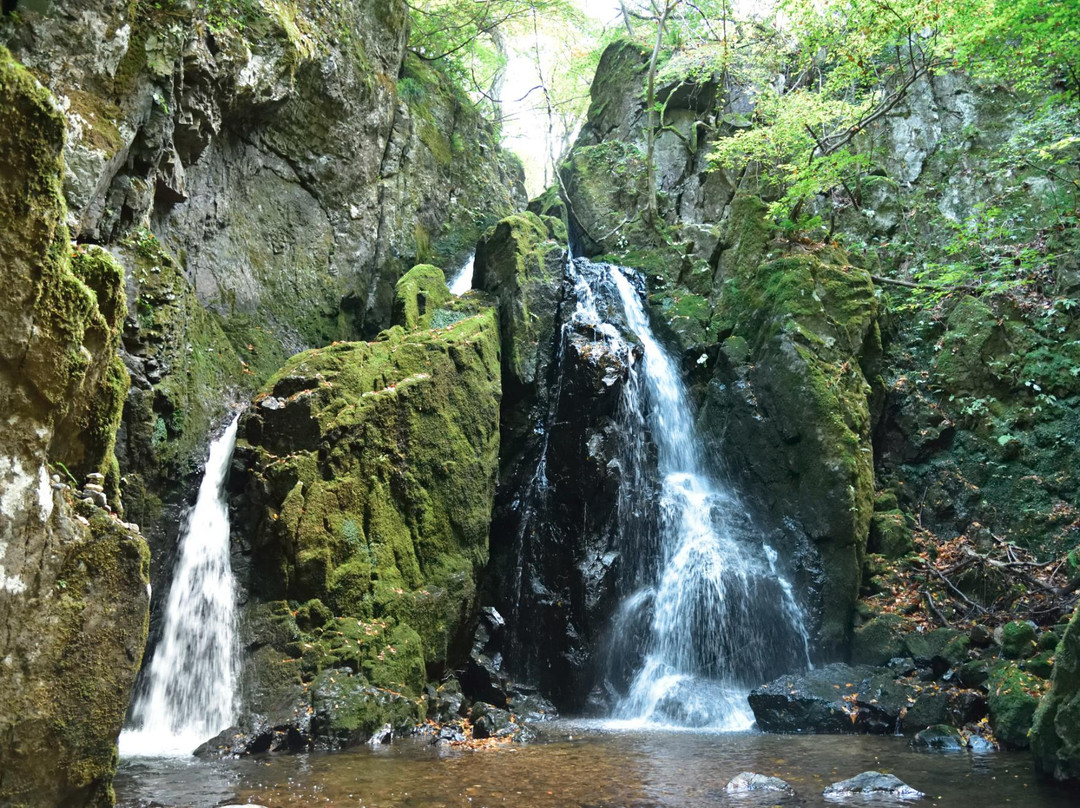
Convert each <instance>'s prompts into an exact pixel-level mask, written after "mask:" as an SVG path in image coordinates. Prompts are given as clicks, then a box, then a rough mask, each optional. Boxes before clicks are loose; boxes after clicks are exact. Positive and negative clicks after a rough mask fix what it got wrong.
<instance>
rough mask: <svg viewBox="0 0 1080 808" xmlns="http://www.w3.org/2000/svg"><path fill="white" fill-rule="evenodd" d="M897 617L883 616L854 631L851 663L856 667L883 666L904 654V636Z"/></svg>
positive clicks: (900, 620) (891, 615)
mask: <svg viewBox="0 0 1080 808" xmlns="http://www.w3.org/2000/svg"><path fill="white" fill-rule="evenodd" d="M902 623H903V620H902V619H901V617H900V616H899V615H895V614H883V615H880V616H878V617H875V618H874V619H873V620H871V621H870V622H869V623H866V624H865V625H862V626H859V628H857V629H855V637H854V639H853V640H852V643H851V661H852V663H853V664H856V665H884V664H886V663H887V662H889V660H891V659H895V658H897V657H901V656H903V654H904V648H905V646H904V636H903V634H902V633H901V631H900V628H899V627H900V625H901V624H902Z"/></svg>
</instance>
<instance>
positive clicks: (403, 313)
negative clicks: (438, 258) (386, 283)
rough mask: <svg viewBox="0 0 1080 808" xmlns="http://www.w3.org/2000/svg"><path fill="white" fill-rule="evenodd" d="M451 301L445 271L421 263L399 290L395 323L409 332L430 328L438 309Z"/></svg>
mask: <svg viewBox="0 0 1080 808" xmlns="http://www.w3.org/2000/svg"><path fill="white" fill-rule="evenodd" d="M449 299H450V290H449V289H448V288H447V286H446V276H445V275H444V274H443V271H442V270H441V269H439V268H438V267H436V266H432V265H431V264H417V265H416V266H414V267H413V268H412V269H410V270H409V271H408V272H406V273H405V274H404V275H402V276H401V280H399V281H398V282H397V286H396V287H395V294H394V324H395V325H401V326H403V327H405V328H406V329H413V328H420V327H422V326H423V327H426V326H429V325H430V323H431V318H432V316H433V315H434V313H435V310H436V309H438V308H439V306H441V305H443V304H444V303H445V302H446V301H448V300H449Z"/></svg>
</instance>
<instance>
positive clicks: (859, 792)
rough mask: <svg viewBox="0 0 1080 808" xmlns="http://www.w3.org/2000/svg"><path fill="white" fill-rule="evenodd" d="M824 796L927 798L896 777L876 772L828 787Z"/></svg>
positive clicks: (829, 797) (839, 797)
mask: <svg viewBox="0 0 1080 808" xmlns="http://www.w3.org/2000/svg"><path fill="white" fill-rule="evenodd" d="M822 795H823V796H824V797H825V798H826V799H844V798H846V797H855V796H858V797H883V796H884V797H893V798H895V799H901V800H919V799H922V798H923V797H925V796H926V795H925V794H923V793H922V792H921V791H918V790H916V789H914V788H912V787H911V786H909V785H908V784H907V783H905V782H904V781H903V780H901V779H900V778H898V777H896V776H895V775H892V774H882V773H881V772H874V771H869V772H863V773H862V774H857V775H855V776H854V777H852V778H850V779H848V780H841V781H840V782H838V783H833V784H832V785H831V786H828V787H826V789H825V790H824V791H823V792H822Z"/></svg>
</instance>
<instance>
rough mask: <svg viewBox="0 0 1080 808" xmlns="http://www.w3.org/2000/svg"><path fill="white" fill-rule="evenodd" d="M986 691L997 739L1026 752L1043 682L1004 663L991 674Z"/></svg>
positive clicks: (997, 666) (991, 722)
mask: <svg viewBox="0 0 1080 808" xmlns="http://www.w3.org/2000/svg"><path fill="white" fill-rule="evenodd" d="M986 688H987V700H986V703H987V707H988V709H989V711H990V725H991V726H992V727H993V729H994V735H995V736H996V737H997V739H998V740H999V741H1001V742H1002V743H1003V744H1005V745H1006V746H1010V747H1016V748H1020V749H1026V748H1027V746H1028V731H1029V730H1030V729H1031V724H1032V718H1033V716H1034V715H1035V708H1036V707H1037V706H1038V703H1039V696H1040V695H1041V693H1042V689H1043V683H1042V680H1041V679H1039V678H1037V677H1035V676H1032V675H1031V674H1028V673H1024V672H1023V671H1021V670H1020V668H1019V667H1018V666H1017V664H1016V663H1015V662H1001V663H999V664H997V665H996V666H994V668H993V670H991V671H990V678H989V679H988V680H987V683H986Z"/></svg>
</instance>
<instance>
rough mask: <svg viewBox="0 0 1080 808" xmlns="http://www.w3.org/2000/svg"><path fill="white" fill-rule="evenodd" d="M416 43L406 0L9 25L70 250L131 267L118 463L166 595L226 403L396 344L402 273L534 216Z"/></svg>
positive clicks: (46, 17) (71, 16) (91, 16)
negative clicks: (58, 143)
mask: <svg viewBox="0 0 1080 808" xmlns="http://www.w3.org/2000/svg"><path fill="white" fill-rule="evenodd" d="M407 29H408V19H407V13H406V7H405V4H404V3H402V2H399V0H380V2H376V3H366V2H364V3H361V2H348V3H334V4H325V3H315V2H287V3H269V4H265V3H251V2H242V1H241V0H214V2H210V3H193V2H189V0H172V1H171V2H165V3H153V4H151V3H128V2H122V1H120V0H109V1H108V2H91V1H90V0H77V2H74V3H64V4H59V3H44V4H33V5H31V6H30V7H28V8H26V9H21V10H20V14H19V16H18V17H17V19H15V18H4V22H3V26H2V27H0V40H3V41H6V42H7V43H8V44H9V46H10V47H11V48H12V51H13V53H14V54H15V57H16V58H17V59H19V60H20V61H22V62H23V63H24V64H26V65H27V66H28V67H29V68H30V69H31V70H32V71H33V72H34V73H35V74H36V75H37V76H39V77H40V78H41V79H42V81H44V82H45V83H46V85H47V86H48V87H50V89H52V91H53V92H54V93H55V95H56V97H57V99H58V102H59V104H60V107H61V109H62V111H63V112H64V122H65V128H66V131H67V142H66V146H65V149H64V165H65V174H64V182H63V191H64V196H65V198H66V201H67V205H68V213H67V217H66V222H67V225H68V227H69V229H70V231H71V233H72V237H73V238H74V239H76V240H77V241H79V242H88V243H95V244H102V245H105V246H107V247H108V248H109V249H110V250H111V251H112V252H113V253H114V254H115V256H116V257H117V258H118V260H119V261H120V262H121V264H122V265H123V267H124V269H125V281H126V287H127V300H128V308H127V311H126V313H125V316H124V317H123V318H122V319H123V323H124V329H123V337H124V339H123V356H124V361H125V364H126V365H127V367H128V370H129V372H130V373H131V377H132V382H133V383H132V390H131V393H130V395H129V397H128V402H127V406H126V408H125V414H124V421H123V425H122V428H121V431H120V435H119V439H118V455H119V458H120V464H121V466H122V470H123V472H124V480H125V489H124V492H123V493H124V497H125V502H126V505H127V508H128V512H129V518H130V519H132V520H133V521H136V522H138V523H139V524H140V525H142V527H143V529H144V531H145V532H146V534H147V536H148V538H149V539H150V540H151V543H152V545H153V546H154V548H155V566H154V581H155V584H161V583H164V580H163V579H161V578H160V576H159V571H160V567H161V563H160V562H162V561H163V562H164V566H165V567H166V568H167V567H168V565H169V564H168V562H169V560H170V556H169V554H168V553H169V548H171V547H172V545H173V544H174V538H175V530H176V527H175V526H176V525H177V524H179V522H180V519H179V513H180V511H181V510H182V507H183V504H184V502H185V500H186V498H187V497H188V496H189V495H190V494H191V492H192V491H193V490H194V483H195V479H196V478H197V475H198V472H199V469H200V467H201V464H202V461H203V458H204V455H205V450H206V446H207V443H208V440H209V437H210V434H211V432H212V431H213V429H214V427H215V426H216V425H217V424H219V423H220V422H221V421H222V420H223V419H224V416H225V410H226V407H227V405H228V404H229V403H230V401H232V400H234V399H236V398H237V397H238V396H243V395H244V394H245V393H247V392H250V391H253V390H254V389H255V388H256V387H257V385H258V384H259V383H260V382H261V381H263V380H265V379H266V378H267V377H269V375H270V374H271V373H273V372H274V371H275V370H276V369H277V368H278V367H280V366H281V364H282V363H283V362H284V361H285V359H286V358H287V357H288V356H290V355H292V354H293V353H295V352H297V351H299V350H302V349H305V348H309V347H313V346H319V345H325V344H328V343H329V342H331V341H333V340H341V339H355V338H357V337H360V336H367V337H370V336H372V335H374V334H375V333H376V332H377V331H378V330H379V329H381V328H384V327H386V326H387V325H389V323H390V318H391V313H392V308H393V294H394V285H395V283H396V281H397V279H398V278H399V277H400V276H401V275H402V274H403V273H404V272H405V270H406V269H408V268H409V267H411V266H413V265H414V264H415V263H418V262H420V261H429V260H433V261H436V262H438V263H440V264H441V265H445V266H451V265H454V264H455V263H456V262H459V261H460V260H462V259H463V258H464V256H465V254H466V253H467V252H468V251H469V250H470V249H471V246H472V245H473V244H475V242H476V239H477V237H478V236H479V234H480V232H482V230H483V228H484V227H486V226H487V225H488V224H489V223H490V222H494V221H495V220H496V219H498V218H500V217H501V216H503V215H505V214H506V213H508V212H510V211H511V209H514V208H516V207H519V206H520V205H521V204H523V200H522V199H521V193H522V191H521V187H522V186H521V177H520V170H519V168H518V166H517V165H516V163H515V161H514V159H513V158H511V157H509V156H508V155H507V154H505V153H504V152H502V151H501V150H500V149H499V148H498V144H497V142H496V139H495V135H494V133H493V131H492V130H491V128H490V126H489V125H488V124H487V123H486V122H485V121H483V119H482V118H481V117H480V116H479V114H478V113H477V112H476V111H475V110H474V109H473V107H472V105H471V104H470V102H469V101H468V99H466V98H464V97H463V96H462V94H461V92H460V90H458V89H457V88H456V87H455V85H454V84H453V83H452V82H450V81H449V80H448V79H447V78H446V77H444V76H443V75H442V74H440V73H439V72H437V71H435V70H433V69H431V68H430V67H428V66H427V65H426V64H425V63H423V62H421V61H420V60H418V59H416V58H415V57H412V56H409V55H408V54H407V51H406V48H405V44H406V39H407ZM159 550H160V551H161V552H159ZM166 589H167V587H166V586H158V585H156V586H155V593H156V595H155V597H157V596H160V595H164V594H165V592H166Z"/></svg>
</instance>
